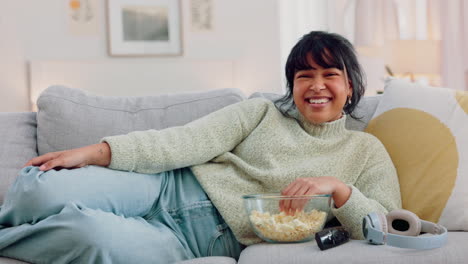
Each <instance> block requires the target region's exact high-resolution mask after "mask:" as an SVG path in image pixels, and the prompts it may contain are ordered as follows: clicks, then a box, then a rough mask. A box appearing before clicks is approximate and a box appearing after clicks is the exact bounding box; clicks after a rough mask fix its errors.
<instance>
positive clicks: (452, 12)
mask: <svg viewBox="0 0 468 264" xmlns="http://www.w3.org/2000/svg"><path fill="white" fill-rule="evenodd" d="M467 11H468V0H450V1H442V0H236V1H226V0H180V1H177V0H107V1H106V0H43V1H34V0H17V1H7V0H5V1H3V0H2V1H0V36H1V37H0V58H1V60H0V98H2V99H3V100H2V102H1V103H0V112H16V111H31V110H32V109H34V103H35V101H36V99H37V96H38V95H39V94H40V92H41V91H42V90H44V89H45V88H47V87H48V86H50V85H55V84H62V85H66V86H70V87H73V88H80V89H84V90H88V91H89V92H90V93H93V94H97V95H112V96H127V95H134V96H139V95H158V94H167V93H175V92H194V91H201V90H209V89H219V88H239V89H241V90H242V91H243V92H244V93H245V94H246V95H250V94H251V93H253V92H258V91H260V92H275V93H283V92H284V89H285V84H284V83H285V81H284V77H283V75H284V73H283V67H284V63H285V60H286V57H287V55H288V54H289V51H290V49H291V47H292V46H293V45H294V44H295V43H296V42H297V40H298V39H299V38H300V37H301V36H302V35H304V34H306V33H307V32H309V31H312V30H325V31H330V32H336V33H339V34H342V35H344V36H345V37H346V38H348V39H349V40H350V41H351V42H352V43H353V44H354V45H355V47H356V49H357V51H358V55H359V59H360V62H361V64H362V65H363V67H364V69H365V71H366V74H367V78H368V79H367V82H368V88H367V92H366V94H367V95H374V94H377V93H381V92H383V80H384V78H386V77H387V76H394V77H396V78H406V79H408V80H411V81H414V82H420V83H423V84H429V85H433V86H442V87H449V88H453V89H458V90H467V89H468V88H467V81H466V79H467V78H466V76H467V74H466V72H467V68H468V66H467V64H468V60H467V59H468V58H467V54H466V53H467V52H466V51H465V50H466V49H465V47H466V44H465V43H466V42H467V37H466V36H468V34H467V33H468V21H467V20H468V16H466V15H465V14H468V12H467ZM156 30H157V35H158V36H159V37H154V36H156V35H154V34H152V33H153V32H156ZM123 35H125V36H130V37H127V38H123V37H122V36H123ZM161 36H163V37H161Z"/></svg>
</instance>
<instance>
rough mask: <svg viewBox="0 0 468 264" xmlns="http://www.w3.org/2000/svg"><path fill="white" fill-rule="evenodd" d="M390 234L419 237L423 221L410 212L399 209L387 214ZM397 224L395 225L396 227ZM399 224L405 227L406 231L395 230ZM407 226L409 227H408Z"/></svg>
mask: <svg viewBox="0 0 468 264" xmlns="http://www.w3.org/2000/svg"><path fill="white" fill-rule="evenodd" d="M387 223H388V232H389V233H391V234H396V235H402V236H418V235H419V234H420V233H421V220H419V217H418V216H417V215H416V214H415V213H413V212H410V211H407V210H403V209H398V210H393V211H391V212H390V213H389V214H387ZM394 224H395V225H394ZM397 224H401V225H404V229H406V228H407V229H406V230H397V229H395V228H394V226H396V225H397ZM406 225H407V226H406Z"/></svg>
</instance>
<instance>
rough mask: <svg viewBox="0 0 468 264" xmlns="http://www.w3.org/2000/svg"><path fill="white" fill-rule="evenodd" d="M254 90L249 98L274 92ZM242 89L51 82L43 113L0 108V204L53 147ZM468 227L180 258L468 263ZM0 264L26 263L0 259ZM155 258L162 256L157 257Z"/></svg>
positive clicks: (214, 105)
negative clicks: (374, 241)
mask: <svg viewBox="0 0 468 264" xmlns="http://www.w3.org/2000/svg"><path fill="white" fill-rule="evenodd" d="M277 96H278V95H275V94H262V93H255V94H253V95H251V97H266V98H269V99H272V98H275V97H277ZM246 99H247V97H246V96H245V95H243V94H242V93H241V92H240V91H239V90H236V89H221V90H214V91H208V92H199V93H185V94H172V95H164V96H147V97H102V96H93V95H91V94H88V93H86V92H84V91H82V90H78V89H71V88H66V87H60V86H55V87H50V88H48V89H47V90H46V91H44V92H43V93H42V95H41V96H40V98H39V99H38V102H37V103H38V109H39V110H38V112H37V113H35V112H24V113H0V145H1V146H2V147H1V150H0V168H1V170H0V203H1V202H3V198H4V195H5V192H6V190H7V188H8V186H9V185H10V184H11V183H12V182H13V181H14V179H15V177H16V176H17V173H18V171H19V170H20V168H21V167H22V165H23V164H24V163H25V162H26V161H27V160H29V159H31V158H33V157H35V156H37V155H41V154H44V153H47V152H51V151H58V150H64V149H70V148H76V147H80V146H84V145H89V144H93V143H96V142H98V141H99V139H100V138H102V137H104V136H109V135H117V134H124V133H128V132H131V131H135V130H146V129H163V128H166V127H170V126H177V125H183V124H185V123H188V122H190V121H191V120H194V119H197V118H199V117H201V116H204V115H206V114H208V113H210V112H213V111H215V110H217V109H220V108H222V107H224V106H226V105H229V104H232V103H236V102H239V101H242V100H246ZM378 102H379V97H378V96H375V97H365V98H364V99H363V100H362V102H361V103H360V105H359V107H358V109H357V112H356V113H357V115H358V116H362V117H363V118H362V119H361V121H357V120H353V119H348V120H347V127H348V128H349V129H354V130H363V129H364V128H365V127H366V125H367V122H368V121H369V120H370V118H371V117H372V114H373V112H374V111H375V109H376V107H377V105H378ZM467 244H468V232H449V235H448V243H447V244H446V245H445V246H444V247H442V248H438V249H434V250H412V249H401V248H393V247H389V246H374V245H370V244H367V243H366V242H365V241H359V240H352V241H350V242H348V243H346V244H344V245H342V246H340V247H336V248H332V249H329V250H326V251H320V250H319V248H318V247H317V245H316V243H315V241H312V242H308V243H301V244H267V243H262V244H257V245H252V246H249V247H247V248H246V249H244V250H243V252H242V254H241V256H240V258H239V260H238V261H237V262H236V260H234V259H232V258H227V257H206V258H200V259H195V260H188V261H184V262H182V263H186V264H188V263H190V264H195V263H204V264H208V263H216V264H223V263H226V264H227V263H240V264H247V263H256V264H261V263H468V246H467ZM0 263H24V262H21V261H17V260H12V259H8V258H1V257H0ZM155 263H157V260H155Z"/></svg>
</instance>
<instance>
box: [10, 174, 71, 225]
mask: <svg viewBox="0 0 468 264" xmlns="http://www.w3.org/2000/svg"><path fill="white" fill-rule="evenodd" d="M54 172H55V171H53V170H51V171H48V172H43V171H40V170H39V169H38V167H31V166H30V167H25V168H23V169H22V170H21V171H20V175H19V176H18V178H17V179H16V181H15V182H14V183H13V185H12V186H11V187H10V189H9V190H8V192H7V195H6V197H5V201H4V205H3V208H2V211H3V210H5V211H6V212H9V213H10V214H11V217H10V219H11V220H12V222H11V223H9V224H12V225H19V224H23V223H31V224H34V223H36V222H38V221H40V220H42V219H44V218H45V217H47V216H49V215H51V214H56V213H58V212H60V210H62V209H63V207H64V205H65V203H66V202H67V201H61V199H60V197H59V196H60V195H59V192H58V190H57V189H58V188H59V187H58V186H55V185H54V184H51V183H50V182H49V181H45V178H47V177H53V176H54V175H53V174H54ZM6 212H5V213H6Z"/></svg>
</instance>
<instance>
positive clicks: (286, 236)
mask: <svg viewBox="0 0 468 264" xmlns="http://www.w3.org/2000/svg"><path fill="white" fill-rule="evenodd" d="M326 217H327V214H326V213H325V212H322V211H318V210H315V209H313V210H312V211H310V212H308V213H306V212H304V211H298V212H295V213H294V214H293V215H286V214H285V213H284V212H281V213H279V214H273V215H271V214H270V213H269V212H265V213H261V212H259V211H256V210H253V211H252V212H251V214H250V216H249V218H250V222H251V223H252V225H253V226H254V228H255V229H256V231H257V232H259V233H260V234H261V235H262V236H263V237H265V238H267V239H270V240H274V241H278V242H295V241H301V240H304V239H307V238H309V237H311V236H312V235H314V234H315V233H316V232H319V231H320V230H321V229H322V227H323V223H325V220H326Z"/></svg>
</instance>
